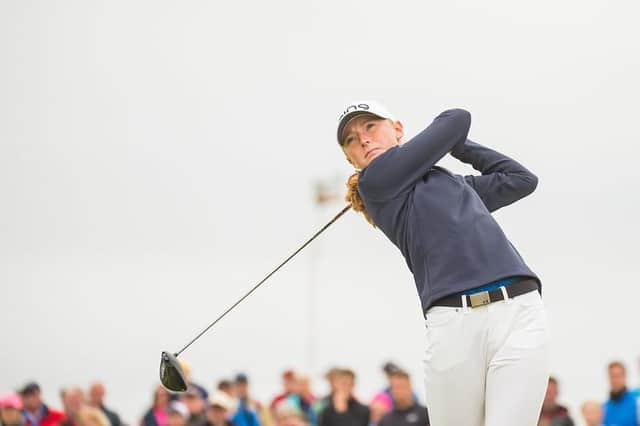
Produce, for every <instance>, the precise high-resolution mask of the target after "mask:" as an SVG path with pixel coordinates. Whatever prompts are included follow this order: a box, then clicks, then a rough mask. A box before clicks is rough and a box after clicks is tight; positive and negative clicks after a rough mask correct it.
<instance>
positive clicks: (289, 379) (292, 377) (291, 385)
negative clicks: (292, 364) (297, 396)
mask: <svg viewBox="0 0 640 426" xmlns="http://www.w3.org/2000/svg"><path fill="white" fill-rule="evenodd" d="M296 382H297V381H296V374H295V372H294V371H293V370H286V371H285V372H284V373H282V386H283V388H284V389H283V392H282V393H280V394H278V395H276V396H275V397H274V398H273V399H272V400H271V404H270V406H271V409H274V408H275V406H276V405H277V404H278V403H279V402H281V401H283V400H284V399H285V398H287V396H289V395H290V394H292V393H295V391H296V390H297V387H298V384H297V383H296Z"/></svg>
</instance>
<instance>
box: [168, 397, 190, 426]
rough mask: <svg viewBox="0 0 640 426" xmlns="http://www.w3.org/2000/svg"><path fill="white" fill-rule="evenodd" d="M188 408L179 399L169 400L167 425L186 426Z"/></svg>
mask: <svg viewBox="0 0 640 426" xmlns="http://www.w3.org/2000/svg"><path fill="white" fill-rule="evenodd" d="M188 419H189V408H187V406H186V405H185V404H184V403H183V402H180V401H171V402H170V403H169V409H168V410H167V426H186V424H187V420H188Z"/></svg>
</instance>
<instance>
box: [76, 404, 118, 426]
mask: <svg viewBox="0 0 640 426" xmlns="http://www.w3.org/2000/svg"><path fill="white" fill-rule="evenodd" d="M78 425H80V426H94V425H99V426H111V423H110V422H109V419H108V418H107V416H105V415H104V413H102V411H100V410H98V409H97V408H94V407H89V406H86V405H85V406H84V407H82V408H81V409H80V411H79V412H78Z"/></svg>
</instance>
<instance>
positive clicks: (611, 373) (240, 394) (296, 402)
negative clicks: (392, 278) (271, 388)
mask: <svg viewBox="0 0 640 426" xmlns="http://www.w3.org/2000/svg"><path fill="white" fill-rule="evenodd" d="M182 368H183V370H184V372H185V375H186V377H187V379H188V382H189V384H188V388H187V391H186V392H183V393H179V394H176V393H171V392H169V391H167V390H166V389H165V388H164V387H162V386H161V385H157V386H156V387H155V390H154V392H153V395H152V397H151V401H150V404H149V407H148V408H147V409H146V410H145V411H143V412H141V416H140V419H139V420H138V421H137V423H136V425H135V426H409V425H419V426H423V425H427V426H429V419H428V413H427V408H426V407H425V406H423V405H421V403H420V402H419V398H418V397H417V396H416V394H415V392H414V390H413V388H412V384H411V377H410V376H409V374H408V373H407V372H406V371H405V370H403V369H402V368H400V367H399V366H397V365H396V364H394V363H390V362H389V363H386V364H385V365H384V366H383V372H384V374H385V376H386V379H387V383H386V386H385V387H384V388H383V389H380V390H379V392H377V393H376V394H375V395H374V396H373V397H372V398H371V399H370V400H368V401H363V400H362V399H360V398H358V397H357V396H356V375H355V373H354V372H353V370H351V369H348V368H332V369H330V370H329V371H328V372H327V373H326V375H325V378H326V380H327V382H328V385H329V389H330V390H329V392H328V394H327V395H324V396H317V395H315V394H314V393H313V391H312V389H311V382H310V380H309V378H308V377H306V376H304V375H300V374H298V373H296V372H295V371H291V370H288V371H285V372H283V374H282V376H281V378H282V389H281V391H280V392H279V393H278V394H276V395H275V396H274V397H273V399H272V400H271V401H269V402H268V403H267V404H263V403H261V402H260V401H257V400H256V399H254V398H252V397H251V392H250V382H249V378H248V377H247V376H246V375H245V374H237V375H236V376H235V377H233V378H229V379H224V380H220V381H219V382H217V384H216V386H215V389H212V390H211V392H210V391H208V390H207V389H206V387H204V386H202V385H200V384H198V383H195V382H193V381H192V379H191V374H190V368H189V365H188V364H186V363H184V362H183V363H182ZM607 372H608V378H609V385H610V392H609V398H608V400H606V401H604V402H601V401H586V402H584V403H583V404H582V405H581V407H580V415H581V416H582V418H583V420H584V422H585V423H586V425H587V426H614V425H615V426H638V425H639V424H640V391H638V390H630V389H628V388H627V381H626V368H625V366H624V364H622V363H621V362H612V363H610V364H609V366H608V369H607ZM105 393H106V392H105V387H104V385H103V384H102V383H92V384H91V385H90V386H89V387H88V388H87V389H83V388H80V387H73V388H68V389H63V390H62V391H61V392H60V400H61V403H62V407H63V409H62V410H57V409H54V408H53V407H52V406H50V405H48V404H46V403H45V402H44V401H43V400H42V397H41V389H40V386H39V385H38V384H37V383H35V382H30V383H27V384H25V385H24V386H22V387H21V388H20V389H18V390H17V391H15V392H9V393H5V394H3V395H0V426H126V425H125V423H124V422H123V421H122V420H121V418H120V416H119V415H118V413H117V411H116V410H114V409H112V408H110V407H108V406H107V405H105ZM558 395H559V383H558V380H557V379H555V378H554V377H550V378H549V385H548V387H547V392H546V395H545V398H544V403H543V406H542V410H541V413H540V420H539V423H538V426H572V425H574V424H575V423H574V420H573V419H572V417H571V415H570V413H569V410H567V408H566V407H564V406H563V405H561V404H560V403H559V402H558Z"/></svg>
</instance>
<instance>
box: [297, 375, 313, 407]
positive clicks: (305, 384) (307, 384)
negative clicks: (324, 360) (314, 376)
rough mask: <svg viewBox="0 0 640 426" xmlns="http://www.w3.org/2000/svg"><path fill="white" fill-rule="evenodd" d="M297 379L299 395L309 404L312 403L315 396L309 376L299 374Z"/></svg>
mask: <svg viewBox="0 0 640 426" xmlns="http://www.w3.org/2000/svg"><path fill="white" fill-rule="evenodd" d="M297 379H298V389H299V390H300V396H301V397H302V398H303V399H304V400H305V401H306V402H307V403H309V404H311V405H313V403H314V402H315V401H316V399H317V398H316V396H315V395H314V394H313V391H312V390H311V379H310V378H309V376H299V377H297Z"/></svg>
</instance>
